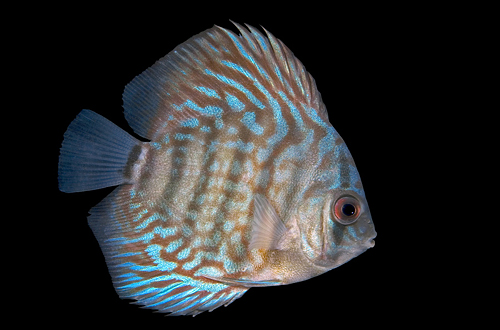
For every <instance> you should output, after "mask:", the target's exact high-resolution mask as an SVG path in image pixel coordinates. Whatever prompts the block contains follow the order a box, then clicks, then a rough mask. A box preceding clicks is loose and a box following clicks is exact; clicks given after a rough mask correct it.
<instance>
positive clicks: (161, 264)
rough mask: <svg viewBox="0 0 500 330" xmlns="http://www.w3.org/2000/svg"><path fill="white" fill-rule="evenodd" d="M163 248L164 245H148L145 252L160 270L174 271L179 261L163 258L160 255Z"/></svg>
mask: <svg viewBox="0 0 500 330" xmlns="http://www.w3.org/2000/svg"><path fill="white" fill-rule="evenodd" d="M162 249H163V247H162V246H161V245H158V244H153V245H149V246H148V247H146V249H145V252H146V253H147V254H148V255H149V256H150V257H151V258H152V259H153V260H154V263H155V264H156V268H157V269H158V270H159V271H167V272H169V271H172V270H173V269H175V268H176V267H177V263H175V262H172V261H166V260H163V259H162V258H161V256H160V252H161V250H162ZM142 282H143V281H142Z"/></svg>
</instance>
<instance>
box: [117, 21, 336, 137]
mask: <svg viewBox="0 0 500 330" xmlns="http://www.w3.org/2000/svg"><path fill="white" fill-rule="evenodd" d="M235 25H236V26H237V28H238V29H239V30H240V32H241V33H242V36H237V35H235V34H234V33H233V32H231V31H229V30H226V29H223V28H220V27H218V26H214V27H213V28H211V29H209V30H206V31H204V32H202V33H200V34H198V35H195V36H193V37H192V38H190V39H189V40H187V41H186V42H184V43H182V44H180V45H179V46H177V47H176V48H175V49H174V50H173V51H171V52H170V53H169V54H167V55H166V56H165V57H163V58H161V59H160V60H159V61H157V62H156V63H155V64H154V65H153V66H151V67H150V68H148V69H147V70H145V71H144V72H143V73H142V74H140V75H138V76H137V77H135V78H134V79H133V80H132V81H131V82H130V83H129V84H128V85H127V86H126V87H125V91H124V93H123V107H124V111H125V118H126V119H127V121H128V123H129V124H130V126H131V127H132V128H133V129H134V131H135V132H136V133H137V134H139V135H141V136H142V137H145V138H148V139H150V140H154V138H155V136H156V134H157V133H158V130H160V129H164V128H165V126H168V125H169V124H170V123H169V121H176V122H179V121H187V120H190V119H192V118H193V117H196V116H200V115H204V116H221V111H218V109H220V110H222V109H228V108H229V106H228V104H229V105H230V104H231V103H230V100H231V97H232V96H234V95H236V94H237V96H238V99H239V100H241V101H243V103H245V104H247V103H248V104H250V105H252V103H253V106H256V107H257V108H260V109H264V108H266V107H267V106H268V105H271V106H270V108H271V107H272V106H273V100H279V101H280V102H284V103H287V104H293V105H294V107H295V108H296V109H298V111H308V109H310V108H313V109H315V112H316V113H317V114H318V115H319V117H321V120H323V121H326V122H327V121H328V117H327V114H326V108H325V107H324V105H323V103H322V101H321V97H320V93H319V92H318V90H317V88H316V84H315V82H314V79H313V78H312V77H311V75H310V74H309V73H307V72H306V70H305V68H304V66H303V65H302V63H301V62H300V61H299V60H298V59H297V58H296V57H295V56H294V55H293V53H292V52H291V51H290V50H289V49H288V48H287V47H286V46H285V45H284V44H283V43H282V42H281V41H280V40H278V39H276V38H275V37H274V36H273V35H272V34H271V33H269V32H267V31H266V33H267V38H266V37H265V36H263V35H262V34H261V33H260V32H259V31H257V30H256V29H255V28H253V27H250V26H248V28H249V29H250V31H249V30H246V29H245V28H244V27H242V26H240V25H238V24H235ZM240 96H241V97H240ZM262 100H264V101H262ZM274 102H275V101H274ZM266 103H267V104H266ZM218 104H220V106H219V105H218ZM229 110H230V109H229ZM315 118H316V117H315ZM170 125H171V124H170Z"/></svg>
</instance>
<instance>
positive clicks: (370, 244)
mask: <svg viewBox="0 0 500 330" xmlns="http://www.w3.org/2000/svg"><path fill="white" fill-rule="evenodd" d="M374 246H375V239H374V238H372V239H370V240H369V241H368V248H369V249H371V248H372V247H374Z"/></svg>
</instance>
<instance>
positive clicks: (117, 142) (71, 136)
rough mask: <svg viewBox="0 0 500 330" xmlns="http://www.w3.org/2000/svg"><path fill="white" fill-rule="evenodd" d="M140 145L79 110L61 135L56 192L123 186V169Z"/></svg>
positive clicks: (128, 135)
mask: <svg viewBox="0 0 500 330" xmlns="http://www.w3.org/2000/svg"><path fill="white" fill-rule="evenodd" d="M140 144H141V142H140V141H139V140H137V139H136V138H134V137H132V136H131V135H130V134H128V133H127V132H125V131H124V130H122V129H121V128H120V127H118V126H116V125H115V124H113V123H112V122H111V121H109V120H107V119H106V118H104V117H102V116H101V115H99V114H97V113H95V112H93V111H91V110H82V112H80V113H79V114H78V116H76V118H75V119H74V120H73V121H72V122H71V124H70V125H69V127H68V129H67V130H66V133H64V141H63V143H62V146H61V152H60V155H59V190H61V191H63V192H68V193H71V192H79V191H86V190H94V189H100V188H105V187H110V186H116V185H119V184H123V183H126V182H127V179H126V177H125V174H124V171H125V167H126V165H127V162H128V160H129V156H130V155H131V152H132V151H133V150H137V149H136V148H134V147H136V146H139V145H140Z"/></svg>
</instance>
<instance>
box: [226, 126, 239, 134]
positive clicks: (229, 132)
mask: <svg viewBox="0 0 500 330" xmlns="http://www.w3.org/2000/svg"><path fill="white" fill-rule="evenodd" d="M237 133H238V129H236V127H232V126H231V127H229V128H228V129H227V134H231V135H234V134H237Z"/></svg>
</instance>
